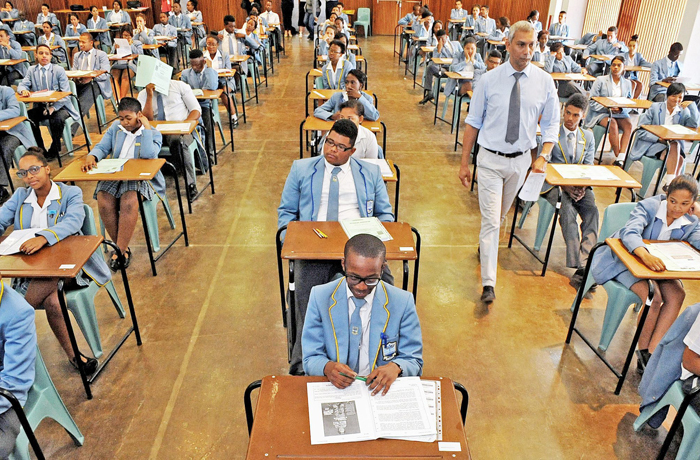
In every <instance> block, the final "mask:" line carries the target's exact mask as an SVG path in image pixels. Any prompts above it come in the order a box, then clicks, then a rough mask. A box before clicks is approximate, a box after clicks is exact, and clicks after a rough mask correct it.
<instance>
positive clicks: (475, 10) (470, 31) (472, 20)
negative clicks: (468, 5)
mask: <svg viewBox="0 0 700 460" xmlns="http://www.w3.org/2000/svg"><path fill="white" fill-rule="evenodd" d="M480 12H481V7H480V6H479V5H474V6H473V7H472V14H470V15H469V16H467V20H466V21H464V28H463V30H462V36H461V37H460V38H459V40H460V41H462V40H464V39H465V38H467V37H469V36H472V35H474V27H476V21H477V19H479V13H480Z"/></svg>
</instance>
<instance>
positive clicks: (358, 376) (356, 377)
mask: <svg viewBox="0 0 700 460" xmlns="http://www.w3.org/2000/svg"><path fill="white" fill-rule="evenodd" d="M339 374H340V375H342V376H343V377H349V378H351V379H355V380H362V381H363V382H366V381H367V377H362V376H361V375H356V376H355V377H352V376H350V375H348V374H343V373H342V372H339Z"/></svg>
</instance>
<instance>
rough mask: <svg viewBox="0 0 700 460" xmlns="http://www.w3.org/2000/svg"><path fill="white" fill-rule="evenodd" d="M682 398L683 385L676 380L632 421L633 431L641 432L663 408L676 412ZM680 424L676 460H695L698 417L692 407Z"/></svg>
mask: <svg viewBox="0 0 700 460" xmlns="http://www.w3.org/2000/svg"><path fill="white" fill-rule="evenodd" d="M684 398H685V394H684V393H683V384H682V383H681V381H680V380H676V381H675V382H674V383H673V385H671V388H669V389H668V391H667V392H666V394H664V395H663V397H662V398H661V399H660V400H659V401H658V402H657V403H656V404H650V405H648V406H646V407H645V408H644V410H643V411H642V413H641V414H639V417H637V420H635V421H634V425H633V426H634V431H639V430H641V429H642V427H643V426H644V424H645V423H646V422H647V421H648V420H649V419H650V418H651V417H652V416H653V415H654V414H656V413H657V412H658V411H660V410H661V409H663V408H664V407H667V406H673V407H674V408H675V409H676V410H678V408H679V407H680V405H681V403H682V402H683V399H684ZM681 422H682V423H683V439H682V441H681V445H680V447H679V448H678V453H677V454H676V460H691V459H692V460H696V459H697V458H698V448H697V446H698V445H700V416H698V413H697V412H695V410H694V409H693V407H692V406H688V408H687V409H686V411H685V413H684V414H683V418H682V419H681Z"/></svg>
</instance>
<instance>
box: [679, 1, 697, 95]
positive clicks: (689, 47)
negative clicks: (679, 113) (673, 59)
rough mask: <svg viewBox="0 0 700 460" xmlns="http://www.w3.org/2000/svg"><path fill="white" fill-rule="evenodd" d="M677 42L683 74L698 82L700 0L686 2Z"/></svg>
mask: <svg viewBox="0 0 700 460" xmlns="http://www.w3.org/2000/svg"><path fill="white" fill-rule="evenodd" d="M677 41H679V42H681V43H682V44H683V48H684V50H683V54H682V55H681V58H680V59H681V61H683V63H684V67H683V74H684V75H686V76H692V77H693V81H694V82H695V83H698V82H700V78H699V77H698V75H700V0H688V3H687V4H686V8H685V12H684V14H683V22H682V23H681V30H680V32H679V33H678V39H677Z"/></svg>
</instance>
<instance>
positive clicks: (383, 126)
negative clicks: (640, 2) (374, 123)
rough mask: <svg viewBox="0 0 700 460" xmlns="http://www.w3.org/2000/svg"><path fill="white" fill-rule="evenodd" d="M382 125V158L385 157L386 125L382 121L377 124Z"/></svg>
mask: <svg viewBox="0 0 700 460" xmlns="http://www.w3.org/2000/svg"><path fill="white" fill-rule="evenodd" d="M379 123H380V124H381V125H382V150H383V151H384V156H385V157H386V124H384V122H383V121H380V122H379Z"/></svg>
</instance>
